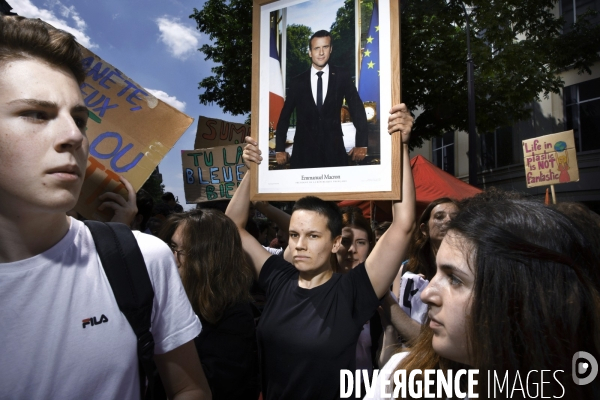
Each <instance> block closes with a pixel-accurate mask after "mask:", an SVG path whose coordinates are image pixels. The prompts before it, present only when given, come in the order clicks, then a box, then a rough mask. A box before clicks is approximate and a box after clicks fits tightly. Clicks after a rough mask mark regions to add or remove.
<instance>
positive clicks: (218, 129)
mask: <svg viewBox="0 0 600 400" xmlns="http://www.w3.org/2000/svg"><path fill="white" fill-rule="evenodd" d="M248 135H250V125H244V124H237V123H235V122H227V121H223V120H221V119H216V118H206V117H203V116H200V118H198V128H197V130H196V142H195V143H194V148H195V149H205V148H209V147H215V146H227V145H230V144H239V143H244V138H245V137H246V136H248Z"/></svg>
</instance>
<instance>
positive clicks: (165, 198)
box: [161, 192, 175, 201]
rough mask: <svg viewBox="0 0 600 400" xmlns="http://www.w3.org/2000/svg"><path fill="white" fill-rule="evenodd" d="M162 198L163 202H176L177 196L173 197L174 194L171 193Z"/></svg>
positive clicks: (166, 193)
mask: <svg viewBox="0 0 600 400" xmlns="http://www.w3.org/2000/svg"><path fill="white" fill-rule="evenodd" d="M161 198H162V201H175V196H173V193H171V192H165V194H163V195H162V197H161Z"/></svg>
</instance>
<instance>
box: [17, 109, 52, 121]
mask: <svg viewBox="0 0 600 400" xmlns="http://www.w3.org/2000/svg"><path fill="white" fill-rule="evenodd" d="M21 116H22V117H23V118H25V119H28V120H30V121H33V122H43V121H47V120H48V119H50V116H49V115H48V113H47V112H45V111H39V110H28V111H24V112H22V113H21Z"/></svg>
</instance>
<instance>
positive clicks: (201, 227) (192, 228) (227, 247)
mask: <svg viewBox="0 0 600 400" xmlns="http://www.w3.org/2000/svg"><path fill="white" fill-rule="evenodd" d="M179 226H181V227H183V232H182V233H183V235H182V237H183V244H182V250H183V251H184V252H185V259H184V262H183V265H182V267H181V268H182V271H181V281H182V282H183V287H184V288H185V291H186V293H187V295H188V298H189V300H190V303H191V304H192V308H193V309H194V311H195V312H196V314H198V315H199V316H201V317H202V318H203V319H204V320H206V321H208V322H210V323H212V324H215V323H217V322H219V320H220V319H221V317H222V316H223V313H224V311H225V310H226V309H227V308H229V307H231V306H234V305H236V304H238V303H241V302H244V301H248V300H249V299H250V295H249V289H250V286H251V285H252V279H253V275H252V270H251V267H250V265H249V264H248V262H247V259H246V255H245V253H244V250H243V248H242V241H241V239H240V235H239V233H238V230H237V228H236V226H235V224H234V223H233V221H231V220H230V219H229V218H228V217H226V216H225V214H223V213H222V212H221V211H218V210H213V209H205V210H192V211H189V212H187V213H179V214H172V215H170V216H169V218H168V219H167V220H166V221H165V223H164V224H163V227H162V229H161V232H160V235H159V236H160V238H161V239H163V240H164V241H165V242H166V243H167V244H171V238H172V237H173V234H174V233H175V231H176V230H177V228H178V227H179Z"/></svg>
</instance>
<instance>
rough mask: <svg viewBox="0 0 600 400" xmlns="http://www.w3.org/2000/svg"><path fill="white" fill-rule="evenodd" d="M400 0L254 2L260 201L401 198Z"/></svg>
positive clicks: (256, 188) (256, 192)
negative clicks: (395, 129) (397, 122)
mask: <svg viewBox="0 0 600 400" xmlns="http://www.w3.org/2000/svg"><path fill="white" fill-rule="evenodd" d="M398 103H400V10H399V0H362V1H361V0H278V1H269V0H254V10H253V33H252V128H251V132H252V137H253V138H255V139H256V140H257V142H258V146H259V148H260V150H261V152H262V155H263V162H262V163H261V164H260V165H258V166H255V167H254V166H253V167H252V168H251V170H250V173H251V174H252V179H253V185H252V189H251V198H252V199H253V200H283V201H285V200H296V199H298V198H300V197H302V196H306V195H315V196H318V197H320V198H322V199H326V200H353V199H355V200H399V199H400V198H401V192H400V187H401V185H400V177H401V176H402V174H401V165H402V162H401V161H402V160H401V151H400V148H401V143H400V136H399V135H393V136H390V135H389V134H388V132H387V119H388V115H389V114H388V111H389V110H390V109H391V107H392V105H393V104H398Z"/></svg>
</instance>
